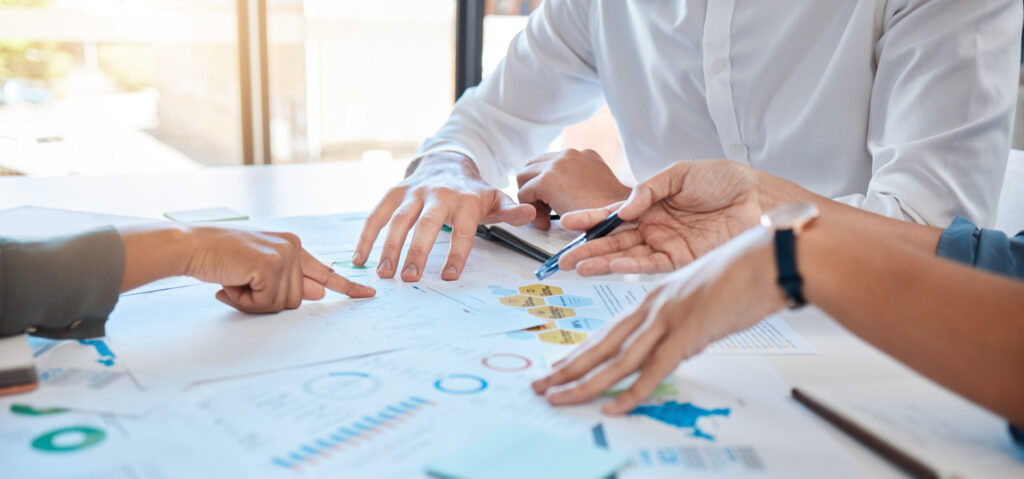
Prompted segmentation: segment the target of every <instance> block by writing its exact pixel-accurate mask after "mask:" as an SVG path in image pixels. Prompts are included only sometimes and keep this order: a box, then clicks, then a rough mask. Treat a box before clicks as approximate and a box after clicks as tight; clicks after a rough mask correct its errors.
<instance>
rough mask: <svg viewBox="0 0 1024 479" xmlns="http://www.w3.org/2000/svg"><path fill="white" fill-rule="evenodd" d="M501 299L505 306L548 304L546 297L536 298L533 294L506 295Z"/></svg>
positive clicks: (524, 306) (526, 306) (522, 306)
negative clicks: (545, 300)
mask: <svg viewBox="0 0 1024 479" xmlns="http://www.w3.org/2000/svg"><path fill="white" fill-rule="evenodd" d="M499 301H501V304H504V305H505V306H515V307H517V308H532V307H534V306H543V305H545V304H546V303H545V302H544V298H535V297H533V296H526V295H522V294H518V295H515V296H505V297H504V298H501V299H500V300H499Z"/></svg>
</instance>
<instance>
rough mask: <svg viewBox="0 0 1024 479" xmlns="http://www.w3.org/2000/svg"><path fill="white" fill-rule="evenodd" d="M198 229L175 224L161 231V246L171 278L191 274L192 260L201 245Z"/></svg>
mask: <svg viewBox="0 0 1024 479" xmlns="http://www.w3.org/2000/svg"><path fill="white" fill-rule="evenodd" d="M198 229H199V228H198V227H195V226H191V225H187V224H174V225H169V226H167V227H166V228H164V229H163V230H162V231H161V238H160V244H161V245H162V247H163V248H165V252H166V254H165V258H166V260H167V261H166V262H167V265H168V271H169V276H187V275H188V274H189V268H190V265H191V263H192V259H193V258H194V257H195V255H196V252H197V251H198V250H199V246H200V244H201V241H200V239H199V235H198V233H197V231H198Z"/></svg>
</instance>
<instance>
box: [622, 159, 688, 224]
mask: <svg viewBox="0 0 1024 479" xmlns="http://www.w3.org/2000/svg"><path fill="white" fill-rule="evenodd" d="M690 163H691V162H689V161H680V162H678V163H675V164H673V165H672V166H669V167H668V168H665V169H664V170H662V171H661V173H658V174H656V175H654V176H653V177H651V178H650V179H648V180H647V181H644V182H643V183H640V184H639V185H637V187H636V188H633V192H632V193H630V195H629V198H628V199H626V202H625V203H624V204H623V205H622V208H621V209H619V218H622V220H623V221H632V220H635V219H637V218H639V217H640V215H642V214H644V212H645V211H647V210H649V209H650V208H651V205H653V204H655V203H657V202H659V201H661V200H663V199H665V198H668V197H670V196H672V195H675V194H678V193H680V192H681V191H683V184H684V183H685V180H686V174H687V173H688V172H689V171H690V166H691V165H690Z"/></svg>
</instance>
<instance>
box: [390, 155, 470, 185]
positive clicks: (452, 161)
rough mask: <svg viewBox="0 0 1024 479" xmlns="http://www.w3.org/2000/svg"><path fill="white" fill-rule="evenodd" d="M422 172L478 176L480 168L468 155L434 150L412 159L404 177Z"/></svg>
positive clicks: (427, 173)
mask: <svg viewBox="0 0 1024 479" xmlns="http://www.w3.org/2000/svg"><path fill="white" fill-rule="evenodd" d="M417 173H422V174H426V175H435V174H439V173H449V174H451V173H454V174H458V175H461V176H468V177H472V178H480V169H479V168H477V166H476V163H475V162H474V161H473V160H472V159H470V158H469V157H468V156H466V155H463V154H462V153H458V152H454V151H435V152H433V153H427V154H426V155H423V156H421V157H419V158H417V159H415V160H414V161H413V163H412V164H410V165H409V169H408V170H407V171H406V177H409V176H412V175H413V174H417Z"/></svg>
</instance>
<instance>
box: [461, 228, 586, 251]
mask: <svg viewBox="0 0 1024 479" xmlns="http://www.w3.org/2000/svg"><path fill="white" fill-rule="evenodd" d="M476 234H477V236H479V237H481V238H485V239H489V240H491V241H496V242H499V243H502V244H504V245H505V246H508V247H510V248H512V249H514V250H516V251H518V252H520V253H522V254H525V255H527V256H529V257H531V258H534V259H536V260H538V261H545V260H547V259H548V258H550V257H552V256H554V254H555V253H558V252H559V251H561V250H562V248H564V247H565V246H566V245H567V244H569V243H570V242H572V240H574V239H576V237H577V236H579V235H580V234H582V233H581V232H579V231H571V230H567V229H565V228H563V227H562V225H561V224H560V223H559V222H558V221H557V220H554V221H552V222H551V228H549V229H548V230H547V231H544V230H542V229H539V228H537V227H536V226H533V225H532V224H528V225H524V226H512V225H508V224H500V225H491V226H484V225H480V226H478V227H477V230H476Z"/></svg>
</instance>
